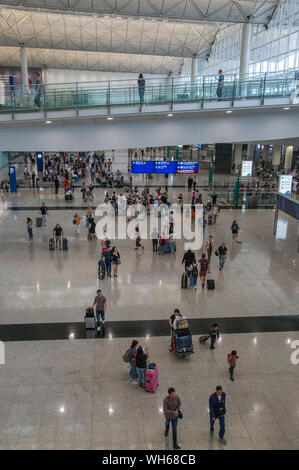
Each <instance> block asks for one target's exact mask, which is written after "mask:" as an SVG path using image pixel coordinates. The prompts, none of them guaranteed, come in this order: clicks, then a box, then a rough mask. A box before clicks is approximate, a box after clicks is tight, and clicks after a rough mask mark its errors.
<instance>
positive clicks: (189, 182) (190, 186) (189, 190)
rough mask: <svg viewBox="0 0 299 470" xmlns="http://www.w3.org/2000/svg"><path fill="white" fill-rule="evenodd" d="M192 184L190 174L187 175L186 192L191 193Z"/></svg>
mask: <svg viewBox="0 0 299 470" xmlns="http://www.w3.org/2000/svg"><path fill="white" fill-rule="evenodd" d="M192 184H193V179H192V178H191V176H189V178H188V193H191V190H192Z"/></svg>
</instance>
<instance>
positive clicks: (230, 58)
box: [198, 0, 299, 75]
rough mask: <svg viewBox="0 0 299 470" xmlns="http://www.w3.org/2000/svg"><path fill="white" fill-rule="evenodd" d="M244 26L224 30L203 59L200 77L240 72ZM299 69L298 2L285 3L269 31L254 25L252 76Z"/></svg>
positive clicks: (251, 57)
mask: <svg viewBox="0 0 299 470" xmlns="http://www.w3.org/2000/svg"><path fill="white" fill-rule="evenodd" d="M241 39H242V25H239V24H237V25H229V26H224V27H221V28H220V30H219V32H218V34H217V36H216V41H215V44H214V46H213V48H212V51H211V54H210V57H209V59H208V61H206V60H204V59H200V61H199V72H198V73H199V74H200V75H202V74H211V75H212V74H216V73H217V71H218V70H219V69H223V71H224V72H225V73H238V72H239V64H240V50H241ZM287 69H299V2H298V1H297V0H285V1H284V2H282V3H281V5H280V7H279V8H278V9H277V11H276V14H275V15H274V18H273V19H272V21H271V22H270V24H269V26H268V28H266V27H265V26H264V25H253V26H252V36H251V54H250V68H249V71H250V73H260V72H278V71H281V70H287Z"/></svg>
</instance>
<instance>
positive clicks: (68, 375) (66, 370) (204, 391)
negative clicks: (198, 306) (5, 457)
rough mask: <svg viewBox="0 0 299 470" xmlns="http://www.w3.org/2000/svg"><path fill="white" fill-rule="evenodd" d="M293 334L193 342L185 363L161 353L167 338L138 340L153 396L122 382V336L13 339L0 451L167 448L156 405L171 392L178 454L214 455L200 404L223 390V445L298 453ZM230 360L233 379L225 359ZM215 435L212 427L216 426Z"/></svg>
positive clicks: (1, 390) (0, 395)
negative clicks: (155, 374) (149, 367)
mask: <svg viewBox="0 0 299 470" xmlns="http://www.w3.org/2000/svg"><path fill="white" fill-rule="evenodd" d="M296 337H297V339H298V335H297V336H296V333H294V332H292V333H290V334H289V333H271V334H270V333H261V334H256V335H255V334H254V335H252V334H234V335H223V336H222V337H221V342H220V343H218V344H217V346H216V350H215V351H214V352H211V351H210V350H209V348H208V345H205V346H200V347H199V346H198V337H197V336H194V337H193V341H194V344H195V353H194V354H193V356H192V357H191V358H190V359H187V360H178V359H176V358H175V357H173V356H172V355H171V354H170V353H169V352H168V343H169V338H167V337H155V338H147V339H146V338H141V339H140V341H141V343H142V344H143V345H144V346H147V347H148V349H149V353H150V356H151V359H152V360H153V361H154V362H156V363H157V364H158V365H159V371H160V374H159V382H160V385H159V387H158V389H157V391H156V393H155V394H149V393H146V392H144V391H143V390H141V389H140V388H139V387H138V386H137V385H133V384H130V383H129V382H128V366H127V364H125V363H124V362H123V361H122V354H123V353H124V351H125V350H126V349H127V347H128V345H129V342H130V341H129V340H128V339H114V338H112V339H102V340H91V341H89V340H70V341H42V342H36V341H35V342H15V343H7V345H6V362H7V365H5V366H0V371H1V374H0V384H1V387H0V403H1V411H0V429H1V431H0V448H1V449H168V448H170V449H171V439H170V440H168V439H165V438H164V434H163V431H164V428H163V426H164V419H163V415H162V413H161V408H162V401H163V398H164V397H165V396H166V394H167V388H168V387H169V386H174V387H175V389H176V391H177V393H178V394H179V396H180V398H181V401H182V411H183V414H184V419H183V420H182V421H180V422H179V427H178V436H179V442H180V444H181V446H182V449H221V448H223V444H221V443H219V441H218V433H217V432H215V436H214V437H213V438H210V433H209V418H208V399H209V395H210V394H211V393H212V392H213V391H214V388H215V386H216V385H218V384H220V385H222V387H223V390H224V391H225V392H226V393H227V416H226V429H227V432H226V440H227V444H226V446H225V448H226V449H298V448H299V438H298V436H299V404H298V400H297V397H298V392H299V375H298V367H299V365H297V366H296V365H293V364H292V363H291V361H290V355H291V352H292V349H290V344H289V341H290V340H293V339H296ZM138 339H139V338H138ZM232 348H235V349H236V350H237V351H238V354H239V356H240V359H239V363H238V366H237V368H236V370H235V382H233V383H232V382H231V381H230V380H229V377H228V371H227V363H226V354H227V353H228V352H229V351H231V349H232ZM216 430H217V427H216Z"/></svg>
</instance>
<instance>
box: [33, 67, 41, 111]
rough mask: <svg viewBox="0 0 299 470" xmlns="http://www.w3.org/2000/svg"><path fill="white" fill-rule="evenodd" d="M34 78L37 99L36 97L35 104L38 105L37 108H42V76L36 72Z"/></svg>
mask: <svg viewBox="0 0 299 470" xmlns="http://www.w3.org/2000/svg"><path fill="white" fill-rule="evenodd" d="M34 78H35V97H34V103H35V104H36V106H38V107H39V108H40V107H41V102H40V98H41V92H42V90H41V81H40V74H39V73H38V72H35V74H34Z"/></svg>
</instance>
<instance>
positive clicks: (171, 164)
mask: <svg viewBox="0 0 299 470" xmlns="http://www.w3.org/2000/svg"><path fill="white" fill-rule="evenodd" d="M155 173H165V174H166V173H168V174H175V173H176V162H175V161H172V160H170V161H156V162H155Z"/></svg>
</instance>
